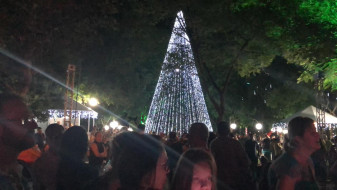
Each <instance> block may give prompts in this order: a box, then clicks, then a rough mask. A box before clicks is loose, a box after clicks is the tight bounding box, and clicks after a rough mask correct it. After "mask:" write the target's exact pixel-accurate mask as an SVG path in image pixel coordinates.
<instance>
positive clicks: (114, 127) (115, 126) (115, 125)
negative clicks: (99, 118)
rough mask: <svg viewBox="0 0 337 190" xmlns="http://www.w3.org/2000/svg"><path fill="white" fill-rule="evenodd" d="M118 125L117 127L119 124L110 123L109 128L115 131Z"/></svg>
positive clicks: (115, 122)
mask: <svg viewBox="0 0 337 190" xmlns="http://www.w3.org/2000/svg"><path fill="white" fill-rule="evenodd" d="M118 125H119V123H118V122H117V121H112V122H110V127H111V128H112V129H116V128H117V126H118Z"/></svg>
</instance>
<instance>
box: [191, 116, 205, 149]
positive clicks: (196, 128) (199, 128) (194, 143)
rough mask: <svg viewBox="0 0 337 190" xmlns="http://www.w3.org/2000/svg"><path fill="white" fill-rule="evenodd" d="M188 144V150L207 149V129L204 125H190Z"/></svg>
mask: <svg viewBox="0 0 337 190" xmlns="http://www.w3.org/2000/svg"><path fill="white" fill-rule="evenodd" d="M188 142H189V143H190V148H201V149H204V150H206V151H208V152H209V149H208V146H207V145H208V128H207V126H206V125H205V124H204V123H192V124H191V127H190V129H189V136H188Z"/></svg>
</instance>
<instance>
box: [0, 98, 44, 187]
mask: <svg viewBox="0 0 337 190" xmlns="http://www.w3.org/2000/svg"><path fill="white" fill-rule="evenodd" d="M28 118H29V111H28V108H27V106H26V105H25V103H24V101H23V99H22V98H21V97H19V96H16V95H13V94H0V189H27V188H28V182H27V180H26V179H25V178H24V177H23V175H22V172H23V168H22V166H21V165H19V163H18V162H17V157H18V155H19V153H20V152H21V151H23V150H26V149H29V148H31V147H33V146H34V144H35V141H34V128H36V127H37V124H36V122H34V121H33V120H31V121H29V120H28Z"/></svg>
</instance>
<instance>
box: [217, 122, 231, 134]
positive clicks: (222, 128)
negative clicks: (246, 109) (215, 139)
mask: <svg viewBox="0 0 337 190" xmlns="http://www.w3.org/2000/svg"><path fill="white" fill-rule="evenodd" d="M217 129H218V134H219V136H228V135H229V132H230V128H229V123H228V122H227V121H220V122H219V123H218V125H217Z"/></svg>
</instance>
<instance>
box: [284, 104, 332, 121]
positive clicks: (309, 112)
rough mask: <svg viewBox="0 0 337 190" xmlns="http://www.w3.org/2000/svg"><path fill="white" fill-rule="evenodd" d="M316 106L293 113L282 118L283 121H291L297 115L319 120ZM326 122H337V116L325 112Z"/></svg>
mask: <svg viewBox="0 0 337 190" xmlns="http://www.w3.org/2000/svg"><path fill="white" fill-rule="evenodd" d="M316 109H318V108H316V107H315V106H312V105H311V106H309V107H307V108H305V109H304V110H302V111H300V112H297V113H295V114H293V115H292V116H290V117H288V118H286V119H284V120H282V121H281V122H283V123H289V121H290V120H291V119H293V118H295V117H298V116H302V117H309V118H311V119H313V120H314V121H317V111H316ZM325 123H330V124H332V123H334V124H337V117H335V116H333V115H331V114H329V113H327V112H325Z"/></svg>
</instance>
